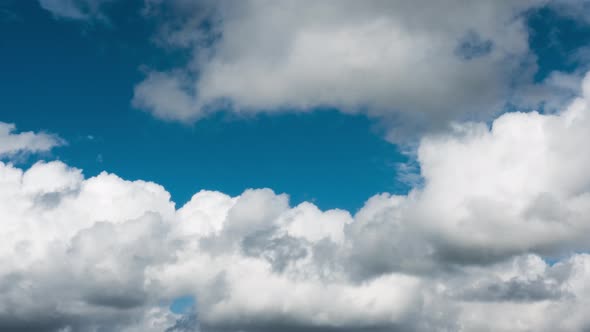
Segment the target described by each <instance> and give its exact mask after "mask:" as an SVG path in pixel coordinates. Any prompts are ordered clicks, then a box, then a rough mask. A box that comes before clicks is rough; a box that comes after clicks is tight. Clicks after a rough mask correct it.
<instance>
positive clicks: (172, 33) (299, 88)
mask: <svg viewBox="0 0 590 332" xmlns="http://www.w3.org/2000/svg"><path fill="white" fill-rule="evenodd" d="M147 3H148V4H149V6H148V8H150V9H151V11H152V12H156V13H160V14H161V13H162V12H166V11H167V10H168V11H169V10H172V11H173V12H174V15H171V16H173V17H176V19H175V20H172V21H170V20H168V21H164V23H162V29H161V33H160V34H159V36H158V41H159V42H160V43H161V44H162V45H164V46H166V47H171V48H180V49H188V50H189V51H191V52H192V53H193V58H192V60H191V61H190V62H189V63H187V65H186V66H185V67H182V68H174V69H173V70H170V71H153V72H150V73H148V75H147V77H146V79H145V80H144V81H143V82H141V83H140V84H138V85H137V86H136V88H135V97H134V100H133V102H134V105H135V106H137V107H138V108H142V109H145V110H148V111H150V112H152V113H153V114H154V115H156V116H158V117H160V118H164V119H172V120H180V121H193V120H196V119H199V118H201V117H203V116H207V115H208V114H210V113H211V112H215V111H218V110H220V109H225V110H227V109H230V110H233V111H235V112H238V113H246V114H248V113H256V112H284V111H294V110H297V111H310V110H312V109H313V108H316V107H322V106H332V107H336V108H338V109H340V110H341V111H343V112H347V113H355V112H364V113H367V114H368V115H370V116H372V117H377V118H379V119H381V120H382V121H384V123H386V124H389V125H393V124H395V123H399V122H400V121H404V124H405V126H403V127H404V128H410V129H409V130H408V131H412V130H415V129H416V128H418V129H424V128H427V127H432V126H434V127H440V126H441V125H442V126H444V125H446V124H447V122H448V121H449V120H457V119H463V118H465V117H469V118H471V119H474V118H475V119H486V120H487V119H489V116H490V115H491V114H493V113H495V112H498V111H499V110H501V109H502V107H503V105H504V103H505V102H506V101H509V100H511V101H513V102H518V103H523V104H525V105H526V106H530V104H531V103H532V104H534V105H537V104H538V103H539V102H542V101H544V100H547V98H548V97H547V94H543V91H545V83H544V84H540V85H535V84H532V74H534V72H535V70H536V65H535V56H534V55H533V54H532V53H531V51H530V50H529V45H528V37H529V36H528V28H527V26H526V22H525V16H526V15H525V14H526V13H527V11H530V10H534V9H536V8H539V7H541V6H543V5H546V4H547V1H544V0H523V1H477V2H471V3H468V4H466V3H465V2H464V1H455V0H446V1H437V2H434V3H433V2H432V1H428V2H427V3H421V2H418V3H416V2H412V3H411V4H404V3H402V2H391V1H364V2H362V3H359V2H357V1H321V2H313V3H307V2H301V1H257V0H252V1H240V2H239V3H236V2H232V1H221V2H210V1H199V2H197V3H195V2H190V1H175V2H172V3H170V2H161V1H155V0H152V1H147ZM563 7H565V6H563ZM158 10H160V12H158ZM441 13H444V14H441ZM155 16H156V15H155ZM162 16H165V15H162ZM169 16H170V15H169ZM563 76H564V75H561V76H560V74H556V77H563ZM578 78H579V77H578ZM572 79H573V77H571V78H570V80H572ZM556 83H559V82H557V81H556V80H555V79H549V80H548V82H546V84H549V85H555V84H556ZM514 87H520V88H521V89H522V90H521V92H520V93H519V94H518V96H519V97H518V98H513V92H514V91H513V88H514ZM560 87H561V88H562V89H563V91H562V92H563V94H564V95H569V94H570V93H571V90H570V89H569V87H570V85H564V84H561V85H560ZM525 92H526V94H527V96H528V95H530V96H528V97H523V96H522V94H523V93H525ZM553 92H554V93H555V92H556V90H555V89H554V90H553ZM523 99H524V100H523ZM551 99H553V98H551ZM391 138H393V139H395V137H393V136H392V137H391Z"/></svg>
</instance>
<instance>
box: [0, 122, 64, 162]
mask: <svg viewBox="0 0 590 332" xmlns="http://www.w3.org/2000/svg"><path fill="white" fill-rule="evenodd" d="M15 131H16V126H15V125H14V124H12V123H5V122H0V158H2V157H7V156H12V155H16V154H22V153H37V152H46V151H49V150H51V149H52V148H54V147H56V146H60V145H63V144H64V143H65V141H64V140H63V139H61V138H59V137H58V136H56V135H51V134H46V133H34V132H31V131H27V132H21V133H16V132H15Z"/></svg>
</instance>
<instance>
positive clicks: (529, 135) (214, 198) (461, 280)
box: [0, 76, 590, 332]
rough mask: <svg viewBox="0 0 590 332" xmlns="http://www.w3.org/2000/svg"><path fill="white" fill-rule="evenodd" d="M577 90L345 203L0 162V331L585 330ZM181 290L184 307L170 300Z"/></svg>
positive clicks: (477, 130)
mask: <svg viewBox="0 0 590 332" xmlns="http://www.w3.org/2000/svg"><path fill="white" fill-rule="evenodd" d="M581 90H582V91H583V95H582V96H581V97H579V98H577V99H575V100H573V101H572V103H571V104H570V106H569V107H567V108H566V109H565V110H563V111H562V112H559V113H555V114H537V113H527V114H524V113H509V114H504V115H502V116H500V117H498V118H497V119H496V120H495V121H494V122H493V123H492V125H491V127H489V128H488V127H487V126H486V125H484V124H477V123H463V124H457V125H455V127H454V128H455V130H454V131H453V132H450V133H447V134H438V135H432V136H429V137H426V138H424V139H423V140H422V141H421V142H420V145H419V148H418V162H419V166H420V169H421V171H422V174H421V175H422V176H423V178H424V184H423V187H421V188H416V189H414V190H413V191H412V192H411V193H409V194H408V195H405V196H392V195H389V194H381V195H376V196H374V197H372V198H371V199H369V200H368V201H367V203H366V204H365V206H364V207H363V208H362V209H361V210H360V211H359V212H358V213H356V214H355V215H350V214H349V213H348V212H346V211H341V210H329V211H321V210H320V209H318V208H317V207H316V206H314V205H313V204H312V203H308V202H306V203H303V204H301V205H299V206H295V207H291V206H290V205H289V202H288V197H287V196H286V195H284V194H276V193H274V192H273V191H271V190H269V189H259V190H247V191H245V192H244V193H243V194H241V195H239V196H236V197H230V196H228V195H225V194H223V193H219V192H211V191H202V192H199V193H197V194H196V195H195V196H194V197H193V198H192V199H191V200H190V201H189V202H188V203H187V204H185V205H184V206H183V207H180V208H179V209H177V208H176V207H175V205H174V203H173V202H171V201H170V195H169V194H168V192H166V190H165V189H164V188H163V187H161V186H159V185H157V184H154V183H150V182H144V181H134V182H130V181H125V180H123V179H121V178H119V177H117V176H116V175H113V174H107V173H102V174H100V175H98V176H96V177H92V178H88V179H85V178H84V177H83V176H82V175H81V171H80V170H77V169H74V168H71V167H68V166H67V165H65V164H63V163H61V162H57V161H54V162H48V163H37V164H35V165H34V166H32V167H31V168H29V169H28V170H21V169H19V168H16V167H14V166H12V165H9V164H4V163H0V329H2V330H18V329H29V330H35V331H58V330H60V329H61V330H62V331H63V330H67V329H69V330H71V331H95V330H97V329H106V330H121V331H164V330H166V329H167V328H169V329H168V331H175V330H176V331H182V329H183V328H185V327H191V326H192V327H193V328H194V326H195V324H197V323H198V324H199V325H200V330H201V331H237V330H240V331H248V332H258V331H276V330H292V331H309V330H333V331H351V330H359V329H366V330H369V331H385V330H396V329H397V330H412V331H465V330H466V331H490V330H492V331H531V330H534V331H556V330H559V331H572V332H573V331H581V330H585V329H589V328H590V320H588V318H587V315H586V311H587V310H586V309H587V307H588V305H590V303H588V298H589V296H590V293H589V289H588V287H587V280H588V278H590V256H589V255H588V254H583V253H576V252H587V251H588V250H590V248H589V247H588V241H587V238H588V235H589V234H590V222H589V220H588V218H587V216H588V215H590V171H589V170H590V168H589V167H588V166H589V165H590V160H589V157H588V156H587V154H586V153H584V151H585V146H586V145H585V144H586V142H588V141H589V140H590V137H589V135H590V76H588V77H587V78H586V79H585V81H584V86H583V88H582V89H581ZM542 257H553V258H560V262H559V263H557V264H555V265H552V266H549V265H548V264H547V263H545V261H544V260H543V259H542ZM186 295H193V296H195V298H196V302H197V305H196V310H197V312H196V313H194V315H188V316H181V315H177V314H173V313H171V312H169V311H168V310H167V309H166V304H167V303H170V301H172V299H174V298H176V297H179V296H186ZM185 330H186V329H185ZM193 330H194V329H193Z"/></svg>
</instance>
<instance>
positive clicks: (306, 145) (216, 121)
mask: <svg viewBox="0 0 590 332" xmlns="http://www.w3.org/2000/svg"><path fill="white" fill-rule="evenodd" d="M119 7H123V8H120V9H119ZM138 8H139V6H138V4H137V3H134V4H133V5H129V6H127V5H124V6H121V5H118V6H116V9H117V14H118V15H117V16H116V17H115V18H113V19H112V20H113V22H112V23H111V24H110V25H107V26H105V25H102V24H101V23H96V22H95V23H81V22H78V21H70V20H57V21H56V20H55V19H53V17H52V15H51V14H50V13H49V12H48V11H45V10H43V9H41V8H40V7H39V5H38V4H37V3H35V2H32V1H23V2H16V1H15V2H12V3H11V4H10V6H9V7H7V10H9V11H11V12H12V13H13V14H14V18H12V19H3V20H2V21H1V23H0V24H2V26H3V28H2V29H1V30H0V33H1V34H2V35H1V36H0V40H1V42H2V49H3V51H2V57H3V58H4V59H5V60H4V61H2V64H1V65H0V66H2V68H0V71H1V72H2V79H1V80H0V84H1V89H2V91H3V98H2V101H1V103H2V105H1V107H0V113H1V117H2V120H3V121H5V122H11V123H15V124H17V125H18V128H19V129H21V130H36V129H38V128H42V129H43V130H45V131H48V132H52V133H57V134H59V135H60V136H61V137H63V138H64V139H65V140H67V141H68V143H69V144H68V145H67V146H65V147H62V148H59V149H58V150H55V151H54V156H53V157H55V158H59V159H61V160H64V161H66V162H67V163H68V164H70V165H72V166H76V167H79V168H81V169H83V170H84V173H85V174H86V175H87V176H93V175H96V174H98V173H99V172H101V171H103V170H106V171H108V172H113V173H116V174H119V175H121V176H124V177H125V178H128V179H145V180H151V181H155V182H157V183H160V184H162V185H164V186H165V187H166V188H167V189H168V190H169V191H170V193H171V194H172V197H173V199H174V200H175V201H176V202H177V203H178V204H179V205H182V204H183V203H184V202H186V201H187V200H188V199H190V197H191V196H192V195H193V194H194V193H196V192H197V191H199V190H200V189H210V190H220V191H223V192H227V193H230V194H233V195H237V194H240V193H241V192H242V191H244V190H245V189H247V188H263V187H270V188H273V189H274V190H276V191H278V192H286V193H289V194H290V195H291V196H292V199H293V202H294V203H297V202H301V201H303V200H308V201H313V202H315V203H316V204H318V205H319V206H321V207H322V208H343V209H349V210H351V211H354V210H356V209H357V208H359V207H360V206H361V205H362V204H363V202H364V201H365V200H366V199H368V198H369V197H370V196H371V195H373V194H374V193H376V192H404V191H406V190H407V185H406V184H405V183H403V182H400V181H398V180H397V179H396V164H397V163H400V162H404V161H406V160H407V157H405V156H403V155H401V154H400V153H399V151H398V149H397V148H396V147H395V146H393V145H391V144H389V143H387V142H385V141H383V139H382V137H381V135H380V132H379V129H378V127H377V126H376V125H375V123H374V122H372V121H370V120H368V119H366V118H365V117H364V116H346V115H342V114H339V113H338V112H336V111H334V110H333V109H332V110H330V109H326V110H325V111H322V112H314V113H309V114H285V115H279V116H265V115H260V116H252V117H246V118H243V117H236V116H231V115H226V114H219V115H216V116H213V117H211V118H207V119H205V120H203V121H200V122H198V123H195V124H184V123H169V122H163V121H160V120H158V119H154V118H153V117H152V116H151V115H150V114H147V113H145V112H142V111H141V110H138V109H135V108H133V107H132V105H131V99H132V96H133V86H134V84H137V83H138V82H139V81H141V79H142V78H143V74H142V72H141V68H142V66H146V65H154V64H155V65H161V66H170V65H171V64H170V62H171V61H172V62H173V61H174V60H170V54H169V53H167V52H164V51H162V50H159V49H158V48H156V47H154V46H153V44H152V43H151V42H150V35H151V34H152V33H153V29H154V28H153V27H152V26H150V24H148V23H146V22H145V21H143V20H141V19H140V18H139V17H137V16H138V14H137V11H138ZM122 17H125V18H122ZM90 137H91V138H90ZM170 167H173V168H174V172H172V173H171V172H170V171H169V168H170ZM351 188H354V190H351Z"/></svg>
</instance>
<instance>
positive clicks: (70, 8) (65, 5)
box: [39, 0, 113, 20]
mask: <svg viewBox="0 0 590 332" xmlns="http://www.w3.org/2000/svg"><path fill="white" fill-rule="evenodd" d="M111 1H113V0H39V5H40V6H41V8H43V9H45V10H47V11H49V12H50V13H51V14H52V15H54V16H55V17H57V18H65V19H72V20H89V19H93V18H101V17H103V14H102V12H101V9H102V8H101V7H102V6H103V5H104V4H106V3H108V2H111Z"/></svg>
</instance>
